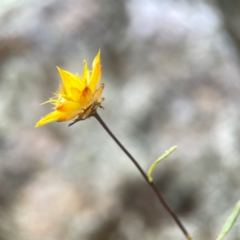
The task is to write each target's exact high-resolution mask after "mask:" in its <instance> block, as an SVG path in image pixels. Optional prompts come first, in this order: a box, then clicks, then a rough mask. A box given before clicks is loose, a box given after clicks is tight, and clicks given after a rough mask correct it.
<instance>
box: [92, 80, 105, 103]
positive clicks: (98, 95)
mask: <svg viewBox="0 0 240 240" xmlns="http://www.w3.org/2000/svg"><path fill="white" fill-rule="evenodd" d="M103 90H104V83H102V84H101V86H100V88H99V89H98V90H97V91H96V92H95V93H94V95H93V99H94V100H96V99H98V98H100V96H101V95H102V92H103Z"/></svg>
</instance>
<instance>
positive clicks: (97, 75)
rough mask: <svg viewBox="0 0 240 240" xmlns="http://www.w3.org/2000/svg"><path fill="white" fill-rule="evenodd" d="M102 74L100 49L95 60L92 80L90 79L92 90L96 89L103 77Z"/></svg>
mask: <svg viewBox="0 0 240 240" xmlns="http://www.w3.org/2000/svg"><path fill="white" fill-rule="evenodd" d="M101 75H102V67H101V62H100V51H99V52H98V54H97V56H96V57H95V59H94V61H93V69H92V76H91V80H90V84H89V87H90V89H91V90H92V92H95V91H96V88H97V86H98V84H99V81H100V79H101Z"/></svg>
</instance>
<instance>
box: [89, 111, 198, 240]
mask: <svg viewBox="0 0 240 240" xmlns="http://www.w3.org/2000/svg"><path fill="white" fill-rule="evenodd" d="M93 116H94V117H95V118H96V119H97V120H98V122H99V123H100V124H101V125H102V127H103V128H104V129H105V130H106V132H107V133H108V134H109V135H110V136H111V137H112V139H113V140H114V141H115V142H116V143H117V145H118V146H119V147H120V148H121V149H122V151H123V152H124V153H125V154H126V155H127V156H128V157H129V158H130V160H131V161H132V163H133V164H134V165H135V167H136V168H137V169H138V171H139V172H140V173H141V175H142V176H143V178H144V179H145V180H146V182H147V183H148V184H149V186H150V187H151V188H152V190H153V191H154V192H155V194H156V195H157V197H158V199H159V201H160V203H161V204H162V205H163V207H164V208H165V209H166V211H167V212H168V213H169V214H170V215H171V216H172V218H173V219H174V220H175V222H176V223H177V225H178V227H179V228H180V229H181V231H182V232H183V234H184V235H185V236H186V238H187V239H188V240H193V238H192V237H191V236H190V235H189V233H188V232H187V230H186V228H185V227H184V226H183V224H182V222H181V221H180V219H179V218H178V217H177V215H176V214H175V213H174V212H173V210H171V208H170V207H169V206H168V204H167V202H166V201H165V200H164V198H163V197H162V195H161V193H160V192H159V190H158V189H157V187H156V185H155V184H154V182H150V181H149V180H148V177H147V175H146V173H145V172H144V171H143V169H142V167H141V166H140V165H139V163H138V162H137V161H136V160H135V158H134V157H133V156H132V155H131V154H130V153H129V152H128V150H127V149H126V148H125V147H124V146H123V145H122V144H121V143H120V142H119V140H118V139H117V138H116V136H115V135H114V134H113V133H112V131H111V130H110V129H109V128H108V126H107V125H106V124H105V122H104V121H103V120H102V118H101V117H100V116H99V115H98V113H96V114H94V115H93Z"/></svg>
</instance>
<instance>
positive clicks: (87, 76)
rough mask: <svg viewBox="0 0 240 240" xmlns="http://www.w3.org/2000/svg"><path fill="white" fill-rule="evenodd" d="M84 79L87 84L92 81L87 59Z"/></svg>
mask: <svg viewBox="0 0 240 240" xmlns="http://www.w3.org/2000/svg"><path fill="white" fill-rule="evenodd" d="M82 80H83V81H84V83H85V85H88V84H89V83H90V74H89V70H88V63H87V61H84V67H83V74H82Z"/></svg>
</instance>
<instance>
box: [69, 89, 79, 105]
mask: <svg viewBox="0 0 240 240" xmlns="http://www.w3.org/2000/svg"><path fill="white" fill-rule="evenodd" d="M71 95H72V100H73V101H75V102H79V101H80V96H81V91H80V90H79V89H77V88H71Z"/></svg>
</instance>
